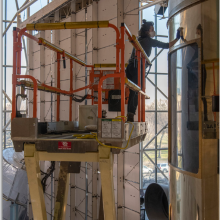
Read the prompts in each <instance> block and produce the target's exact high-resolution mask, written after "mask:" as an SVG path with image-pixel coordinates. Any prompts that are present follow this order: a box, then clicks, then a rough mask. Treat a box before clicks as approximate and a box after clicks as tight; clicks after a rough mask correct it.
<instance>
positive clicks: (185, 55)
mask: <svg viewBox="0 0 220 220" xmlns="http://www.w3.org/2000/svg"><path fill="white" fill-rule="evenodd" d="M170 74H171V82H170V84H171V94H172V98H171V103H172V104H171V105H172V108H171V111H172V116H171V117H172V118H171V121H172V139H171V151H172V152H171V163H172V164H173V165H174V166H176V167H179V168H181V169H183V170H186V171H189V172H193V173H197V172H198V167H199V134H198V132H199V131H198V124H199V122H198V121H199V108H198V106H199V105H198V46H197V44H192V45H188V46H186V47H184V48H182V49H179V50H177V51H175V52H173V53H172V54H171V56H170Z"/></svg>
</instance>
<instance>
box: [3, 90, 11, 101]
mask: <svg viewBox="0 0 220 220" xmlns="http://www.w3.org/2000/svg"><path fill="white" fill-rule="evenodd" d="M2 92H3V94H4V95H5V97H6V98H7V99H8V101H9V102H10V103H11V104H12V101H11V99H10V98H9V96H8V95H7V93H6V92H5V90H4V89H2Z"/></svg>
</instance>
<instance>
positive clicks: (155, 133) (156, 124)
mask: <svg viewBox="0 0 220 220" xmlns="http://www.w3.org/2000/svg"><path fill="white" fill-rule="evenodd" d="M155 30H156V33H157V15H156V14H155ZM156 39H157V37H156ZM156 54H157V48H156V47H155V55H156ZM155 85H156V86H155V134H157V58H156V59H155ZM155 164H157V138H155ZM155 182H156V183H157V168H156V167H155Z"/></svg>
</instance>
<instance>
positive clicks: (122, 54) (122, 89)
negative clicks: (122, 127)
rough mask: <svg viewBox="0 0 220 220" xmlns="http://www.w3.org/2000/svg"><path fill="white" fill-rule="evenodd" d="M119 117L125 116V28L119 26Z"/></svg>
mask: <svg viewBox="0 0 220 220" xmlns="http://www.w3.org/2000/svg"><path fill="white" fill-rule="evenodd" d="M120 48H121V72H120V74H121V116H124V115H125V27H124V25H122V26H121V39H120Z"/></svg>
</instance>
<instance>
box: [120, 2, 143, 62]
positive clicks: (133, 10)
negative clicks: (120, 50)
mask: <svg viewBox="0 0 220 220" xmlns="http://www.w3.org/2000/svg"><path fill="white" fill-rule="evenodd" d="M139 4H140V3H139V1H138V0H135V1H130V0H125V1H124V14H125V16H124V23H125V24H126V26H127V27H128V29H129V30H130V32H131V34H134V35H135V36H137V35H138V29H139V11H138V8H139ZM127 39H128V37H127V35H125V40H126V42H125V62H128V60H129V58H130V56H131V52H132V49H133V46H132V44H131V43H130V42H129V41H128V40H127Z"/></svg>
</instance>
